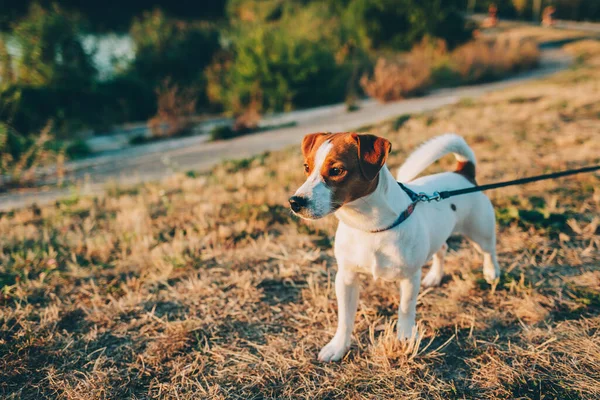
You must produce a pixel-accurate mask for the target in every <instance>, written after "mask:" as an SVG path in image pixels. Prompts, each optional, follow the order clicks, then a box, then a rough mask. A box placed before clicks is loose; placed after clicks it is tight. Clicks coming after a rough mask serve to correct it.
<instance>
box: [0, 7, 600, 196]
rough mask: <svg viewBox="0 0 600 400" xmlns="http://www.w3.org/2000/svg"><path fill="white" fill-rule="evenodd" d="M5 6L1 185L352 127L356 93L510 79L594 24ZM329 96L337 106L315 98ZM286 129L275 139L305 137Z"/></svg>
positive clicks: (524, 13)
mask: <svg viewBox="0 0 600 400" xmlns="http://www.w3.org/2000/svg"><path fill="white" fill-rule="evenodd" d="M0 9H1V10H2V12H1V13H0V152H1V154H2V160H1V162H0V188H1V190H3V191H7V190H12V189H15V188H23V187H36V186H40V185H53V186H55V187H56V186H59V187H60V186H61V185H65V184H66V183H68V182H74V181H76V180H77V179H80V180H81V179H84V178H86V179H91V180H95V181H98V182H103V181H105V180H106V179H107V178H116V177H118V176H120V175H122V174H123V169H127V168H129V167H131V165H130V164H127V162H131V160H132V159H134V158H135V157H139V156H142V155H148V154H155V160H154V161H156V162H153V163H152V165H154V168H155V171H154V173H148V176H147V177H148V178H156V177H159V176H162V175H161V174H162V172H163V171H165V170H169V168H171V170H172V169H173V168H174V167H173V165H172V164H173V162H174V161H173V160H172V159H171V158H173V157H171V158H169V157H166V158H165V156H164V155H165V154H168V151H169V150H170V149H171V150H172V149H176V148H181V147H186V148H194V146H201V145H202V146H206V144H205V143H208V142H211V141H217V140H225V139H231V138H233V137H236V136H240V135H246V134H249V133H255V132H258V131H264V130H276V131H277V132H281V135H279V136H282V135H285V132H286V131H285V129H286V128H287V129H288V130H289V129H290V128H292V127H298V128H302V129H299V130H298V132H300V131H302V132H303V133H306V132H307V131H308V130H309V128H310V126H307V124H308V125H310V123H311V122H312V123H313V124H317V126H318V123H319V121H321V122H322V121H323V119H325V120H327V118H329V120H335V119H336V118H338V119H340V120H341V119H343V118H344V115H345V114H347V113H351V112H360V110H361V108H362V109H363V111H365V112H364V115H362V117H355V118H354V120H353V121H354V122H353V123H354V126H352V127H347V126H346V125H344V124H341V125H339V127H340V128H342V129H350V128H354V129H356V128H357V127H359V126H364V125H366V124H369V123H374V122H376V121H375V120H374V118H376V116H374V112H376V111H374V110H377V106H376V105H374V104H373V103H372V102H369V101H365V99H368V98H371V99H375V100H376V101H377V104H383V103H390V102H396V101H398V100H402V99H405V98H408V97H415V96H426V95H428V94H431V93H432V92H433V91H435V90H437V89H439V88H444V87H457V86H460V85H467V84H469V85H470V84H477V83H485V82H490V81H494V80H499V79H503V78H507V77H510V76H513V75H514V74H516V73H519V72H523V71H527V70H533V69H535V68H538V67H539V66H540V63H542V64H543V61H544V54H541V52H540V48H544V46H546V47H551V46H552V44H557V43H559V44H560V43H564V42H565V41H569V40H573V39H575V38H581V37H583V36H590V35H597V34H598V31H600V29H599V28H598V27H597V26H596V25H594V24H589V23H588V24H586V23H581V21H597V20H600V2H598V1H596V0H499V1H493V2H492V1H489V0H446V1H440V0H424V1H417V0H327V1H310V0H294V1H283V0H262V1H258V0H228V1H227V0H215V1H202V2H185V3H184V2H173V1H120V2H116V1H105V2H79V1H72V0H63V1H39V2H27V1H21V0H1V1H0ZM324 105H337V108H327V107H325V108H318V109H315V107H321V106H324ZM369 107H370V108H369ZM367 109H368V110H369V111H368V113H367V112H366V110H367ZM298 110H313V112H310V111H308V112H304V113H302V112H298ZM294 111H295V112H296V113H294ZM402 111H403V110H402V109H395V110H394V111H390V112H391V113H393V112H395V113H396V114H401V112H402ZM357 115H361V114H357ZM319 118H321V120H319ZM335 127H338V125H336V126H334V128H335ZM327 128H328V127H327ZM183 137H186V138H187V139H186V140H177V139H178V138H183ZM287 137H288V138H289V140H288V141H283V140H282V141H281V142H280V143H279V145H284V144H291V143H295V142H297V140H298V137H297V136H294V135H288V136H287ZM256 150H260V149H258V148H257V149H256ZM215 151H216V153H212V154H211V155H214V154H217V153H218V151H217V149H216V148H215ZM229 151H230V152H229V153H227V154H223V155H222V157H229V158H231V157H234V156H235V155H236V153H235V148H230V149H229ZM119 155H120V157H119ZM244 155H247V154H244ZM103 156H104V157H103ZM173 156H174V159H175V160H177V157H175V155H173ZM90 157H93V158H91V159H90ZM161 157H162V158H161ZM159 159H160V160H159ZM202 159H203V155H202V153H201V152H200V153H196V154H195V155H190V156H189V157H188V161H187V162H186V161H185V160H183V161H182V162H183V163H184V165H183V166H181V168H193V167H201V166H204V164H202V165H200V164H198V160H202ZM77 160H80V161H79V162H77ZM81 160H87V161H85V162H82V161H81ZM90 160H92V161H90ZM157 160H159V161H157ZM205 161H206V162H207V163H208V162H209V161H210V162H212V161H216V158H215V160H212V159H210V160H208V159H205ZM156 163H158V164H160V165H161V166H160V168H159V167H157V166H156ZM207 165H208V164H207ZM138 167H139V165H138ZM139 169H142V170H144V169H145V168H144V167H143V165H142V166H141V168H139ZM146 169H147V168H146ZM128 171H129V170H128ZM159 172H160V173H159ZM90 176H91V177H92V178H90Z"/></svg>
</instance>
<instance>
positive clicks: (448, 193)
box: [369, 165, 600, 233]
mask: <svg viewBox="0 0 600 400" xmlns="http://www.w3.org/2000/svg"><path fill="white" fill-rule="evenodd" d="M598 170H600V165H594V166H591V167H585V168H579V169H569V170H566V171H560V172H553V173H551V174H545V175H537V176H530V177H527V178H521V179H514V180H512V181H504V182H498V183H490V184H488V185H481V186H473V187H470V188H465V189H457V190H444V191H441V192H433V194H432V195H428V194H427V193H423V192H421V193H417V192H415V191H413V190H411V189H409V188H407V187H406V186H404V185H403V184H402V183H400V182H398V185H399V186H400V188H401V189H402V190H403V191H404V192H405V193H406V194H407V195H408V197H410V200H411V203H410V204H409V205H408V207H407V208H406V210H404V211H402V212H401V213H400V215H398V218H396V220H395V221H394V222H393V223H392V224H391V225H389V226H387V227H385V228H382V229H376V230H371V231H369V232H371V233H378V232H384V231H387V230H390V229H393V228H395V227H397V226H398V225H400V224H401V223H402V222H404V221H406V219H407V218H408V217H410V215H411V214H412V213H413V212H414V211H415V207H416V206H417V204H419V203H422V202H427V203H431V202H432V201H441V200H445V199H448V198H450V197H454V196H460V195H462V194H468V193H474V192H482V191H484V190H490V189H497V188H501V187H506V186H514V185H524V184H526V183H531V182H537V181H543V180H548V179H556V178H561V177H563V176H569V175H575V174H583V173H586V172H593V171H598Z"/></svg>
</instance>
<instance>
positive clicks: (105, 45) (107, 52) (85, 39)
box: [4, 33, 135, 81]
mask: <svg viewBox="0 0 600 400" xmlns="http://www.w3.org/2000/svg"><path fill="white" fill-rule="evenodd" d="M4 39H5V40H6V47H7V50H8V53H9V54H10V55H11V56H12V57H13V60H16V59H18V58H19V57H20V55H21V49H20V47H19V43H18V41H17V40H15V38H14V37H10V36H9V37H7V38H6V37H5V38H4ZM81 42H82V45H83V48H84V49H85V50H86V51H87V52H88V53H90V54H92V62H93V63H94V66H95V67H96V69H97V71H98V79H99V80H100V81H106V80H108V79H110V78H112V77H114V76H115V75H116V74H118V73H119V71H123V70H124V69H125V68H127V66H128V65H129V64H130V63H131V62H132V60H133V59H134V58H135V50H134V46H133V40H131V37H130V36H129V35H128V34H112V33H111V34H102V35H91V34H90V35H83V36H82V37H81Z"/></svg>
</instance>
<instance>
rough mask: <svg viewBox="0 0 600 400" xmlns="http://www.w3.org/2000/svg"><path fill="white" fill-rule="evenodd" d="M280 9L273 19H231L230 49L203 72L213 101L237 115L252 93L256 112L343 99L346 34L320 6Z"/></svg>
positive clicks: (349, 68)
mask: <svg viewBox="0 0 600 400" xmlns="http://www.w3.org/2000/svg"><path fill="white" fill-rule="evenodd" d="M281 12H282V13H283V14H282V15H281V16H280V17H279V18H278V19H277V20H276V21H267V22H265V21H257V20H252V18H254V17H252V18H251V17H249V16H248V17H247V18H248V19H250V20H252V21H250V22H248V21H243V22H238V23H235V22H234V26H233V28H232V32H231V33H230V36H231V37H230V38H229V39H230V41H231V48H230V49H229V51H228V52H227V53H226V54H222V55H221V56H220V57H219V58H217V60H216V61H215V63H213V64H212V65H211V66H210V67H209V68H208V69H207V71H206V74H207V78H208V96H209V98H210V100H211V101H212V102H213V103H216V104H219V105H221V106H223V107H224V108H225V109H226V110H228V111H230V112H232V113H233V114H239V113H241V112H242V111H243V110H244V109H245V108H246V107H248V106H249V105H250V104H251V103H252V102H254V101H256V98H257V97H258V98H260V99H261V104H260V107H259V112H263V111H271V110H277V111H279V110H289V109H291V108H293V107H305V106H314V105H318V104H326V103H332V102H336V101H341V100H343V99H344V97H345V94H346V88H347V82H348V79H349V78H350V76H351V74H352V68H353V66H352V64H351V63H350V62H349V59H350V54H349V52H348V51H347V49H345V48H344V44H345V43H347V42H348V41H349V40H350V37H349V34H348V33H347V32H346V31H345V30H344V28H343V27H342V25H341V24H340V23H339V21H336V20H335V19H333V17H332V16H331V15H330V14H328V12H327V9H326V8H325V7H323V6H322V5H321V4H312V5H309V6H307V7H302V8H295V9H288V8H285V7H284V9H283V10H281ZM269 15H270V14H269ZM257 18H258V17H257ZM355 47H356V48H357V49H356V52H355V53H359V52H360V46H355ZM344 51H346V52H344ZM354 56H355V55H352V57H354Z"/></svg>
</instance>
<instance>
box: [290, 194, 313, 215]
mask: <svg viewBox="0 0 600 400" xmlns="http://www.w3.org/2000/svg"><path fill="white" fill-rule="evenodd" d="M289 202H290V207H291V208H292V211H293V212H295V213H298V212H300V211H302V209H303V208H305V207H306V206H307V205H308V199H307V198H306V197H300V196H292V197H290V199H289Z"/></svg>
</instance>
